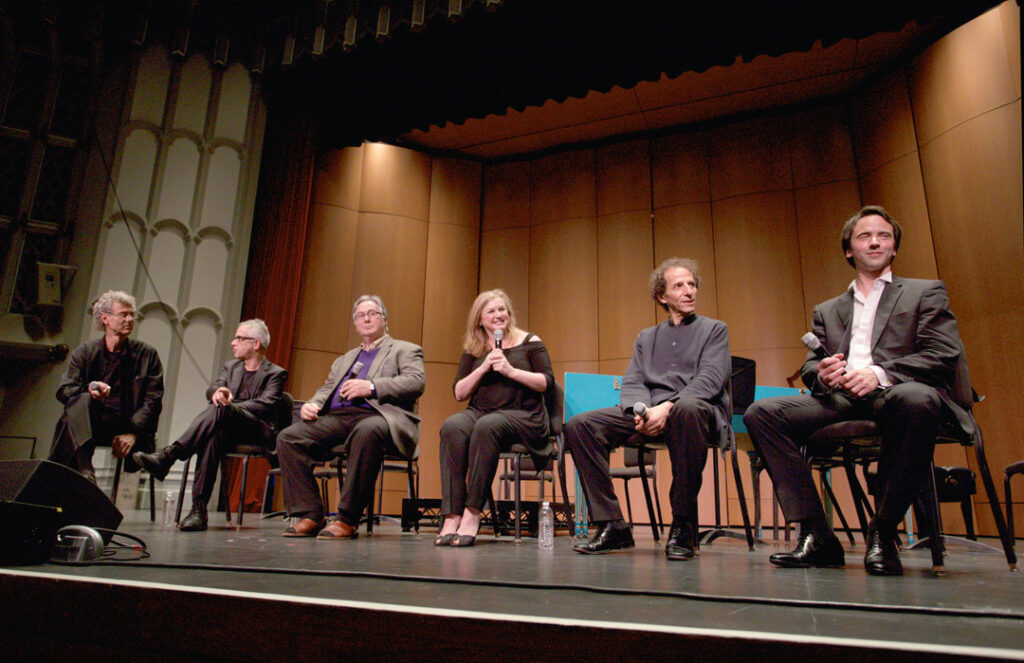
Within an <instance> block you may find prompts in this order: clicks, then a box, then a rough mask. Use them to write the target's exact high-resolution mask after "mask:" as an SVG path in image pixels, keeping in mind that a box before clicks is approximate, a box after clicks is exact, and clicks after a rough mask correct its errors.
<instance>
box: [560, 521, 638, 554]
mask: <svg viewBox="0 0 1024 663" xmlns="http://www.w3.org/2000/svg"><path fill="white" fill-rule="evenodd" d="M634 545H635V544H634V543H633V532H632V531H630V529H629V527H628V526H627V525H626V523H624V522H622V521H621V520H615V521H610V522H607V523H605V524H604V526H603V527H602V528H601V529H600V530H599V531H598V533H597V534H595V535H594V538H592V539H591V540H590V541H587V542H586V543H577V544H576V545H575V546H573V547H572V549H573V550H575V551H576V552H578V553H583V554H584V555H601V554H603V553H608V552H612V551H613V550H627V549H629V548H632V547H633V546H634Z"/></svg>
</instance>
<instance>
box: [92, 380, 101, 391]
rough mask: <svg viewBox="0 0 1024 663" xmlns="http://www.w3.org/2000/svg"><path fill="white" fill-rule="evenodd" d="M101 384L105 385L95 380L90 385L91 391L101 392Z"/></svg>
mask: <svg viewBox="0 0 1024 663" xmlns="http://www.w3.org/2000/svg"><path fill="white" fill-rule="evenodd" d="M101 384H103V383H102V382H100V381H99V380H93V381H92V382H90V383H89V391H99V390H100V385H101Z"/></svg>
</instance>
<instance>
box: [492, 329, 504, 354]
mask: <svg viewBox="0 0 1024 663" xmlns="http://www.w3.org/2000/svg"><path fill="white" fill-rule="evenodd" d="M504 338H505V332H503V331H501V330H500V329H495V330H494V347H496V348H497V349H499V350H500V349H501V342H502V340H504Z"/></svg>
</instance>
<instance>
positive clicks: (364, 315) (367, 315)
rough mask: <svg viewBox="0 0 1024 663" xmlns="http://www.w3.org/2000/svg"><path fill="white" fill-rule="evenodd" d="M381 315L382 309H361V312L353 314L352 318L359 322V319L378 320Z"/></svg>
mask: <svg viewBox="0 0 1024 663" xmlns="http://www.w3.org/2000/svg"><path fill="white" fill-rule="evenodd" d="M381 315H382V314H381V312H380V311H360V312H359V313H356V314H355V315H353V316H352V319H353V320H355V321H357V322H358V321H359V320H376V319H377V318H379V317H380V316H381Z"/></svg>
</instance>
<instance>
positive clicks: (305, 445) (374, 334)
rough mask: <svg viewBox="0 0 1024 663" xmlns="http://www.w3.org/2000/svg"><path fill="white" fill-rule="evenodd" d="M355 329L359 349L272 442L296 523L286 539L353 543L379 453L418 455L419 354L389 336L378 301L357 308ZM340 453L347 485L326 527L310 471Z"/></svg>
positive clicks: (369, 299) (341, 360)
mask: <svg viewBox="0 0 1024 663" xmlns="http://www.w3.org/2000/svg"><path fill="white" fill-rule="evenodd" d="M352 322H353V324H354V325H355V328H356V331H357V332H358V333H359V335H360V336H361V337H362V342H361V343H360V344H359V347H356V348H353V349H351V350H349V351H348V352H346V353H345V354H344V355H342V356H341V357H338V358H337V359H336V360H335V361H334V364H333V365H332V366H331V370H330V373H328V375H327V380H326V381H325V382H324V384H323V386H322V387H320V389H319V390H317V392H316V393H315V394H314V395H313V398H311V399H309V400H308V401H307V402H306V403H305V404H304V405H303V406H302V409H301V411H300V416H301V418H302V421H300V422H298V423H296V424H293V425H292V426H289V427H288V428H286V429H284V430H283V431H281V433H280V434H279V435H278V436H277V453H278V460H279V461H280V463H281V474H282V476H283V478H284V503H285V508H286V509H287V511H288V515H289V516H291V517H292V518H295V519H297V521H296V522H295V524H294V525H292V526H291V527H289V528H288V529H286V530H285V532H284V536H287V537H312V536H316V537H317V538H318V539H321V540H331V541H339V540H344V539H354V538H356V536H357V529H358V526H359V518H360V516H361V515H362V512H363V510H364V509H366V506H367V505H368V504H369V502H370V500H372V499H373V487H374V485H376V483H377V474H378V472H379V471H380V467H381V462H382V460H383V457H384V452H385V451H386V450H388V449H390V450H392V452H398V453H400V454H401V455H403V456H406V457H409V456H411V455H412V454H413V452H414V451H415V449H416V444H417V439H418V437H419V426H420V418H419V417H418V416H417V415H416V412H415V411H416V400H417V399H418V398H419V397H420V394H422V393H423V388H424V386H425V384H426V381H425V377H424V367H423V349H422V348H421V347H419V346H418V345H414V344H412V343H408V342H406V341H399V340H397V339H394V338H391V336H389V335H388V333H387V331H388V311H387V309H386V308H384V302H382V301H381V299H380V297H378V296H377V295H363V296H361V297H360V298H359V299H357V300H356V303H355V305H354V306H353V307H352ZM339 447H343V448H344V449H343V451H344V453H345V455H346V458H347V462H346V466H345V480H344V481H343V482H342V484H341V494H340V496H339V498H338V510H337V517H336V518H335V519H334V521H332V522H331V524H330V525H327V523H326V521H325V519H324V506H323V502H322V501H321V499H320V492H319V491H318V490H317V486H316V481H315V480H314V478H313V470H314V469H315V468H316V467H317V466H318V465H319V464H320V463H323V462H326V461H329V460H331V459H333V458H334V457H335V455H336V452H337V451H338V448H339Z"/></svg>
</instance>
